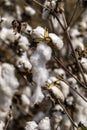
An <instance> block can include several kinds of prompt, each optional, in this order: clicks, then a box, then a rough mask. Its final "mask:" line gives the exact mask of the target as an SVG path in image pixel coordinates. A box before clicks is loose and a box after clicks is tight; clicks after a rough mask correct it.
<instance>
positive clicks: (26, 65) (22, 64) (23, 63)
mask: <svg viewBox="0 0 87 130" xmlns="http://www.w3.org/2000/svg"><path fill="white" fill-rule="evenodd" d="M16 65H17V67H18V68H20V69H21V70H22V71H23V70H24V69H28V70H31V68H32V65H31V63H30V62H29V59H28V57H27V53H26V52H24V53H23V54H22V56H21V57H18V58H17V62H16Z"/></svg>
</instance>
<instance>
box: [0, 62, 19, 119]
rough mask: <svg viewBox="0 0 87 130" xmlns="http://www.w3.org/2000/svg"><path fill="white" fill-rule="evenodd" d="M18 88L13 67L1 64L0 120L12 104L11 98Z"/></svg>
mask: <svg viewBox="0 0 87 130" xmlns="http://www.w3.org/2000/svg"><path fill="white" fill-rule="evenodd" d="M18 86H19V83H18V80H17V78H16V76H15V68H14V66H13V65H11V64H8V63H3V64H2V65H1V66H0V95H1V98H0V110H1V111H0V113H1V114H0V118H1V119H4V118H5V116H6V114H7V112H8V111H9V107H10V105H11V102H12V97H13V95H14V93H15V92H16V91H17V88H18Z"/></svg>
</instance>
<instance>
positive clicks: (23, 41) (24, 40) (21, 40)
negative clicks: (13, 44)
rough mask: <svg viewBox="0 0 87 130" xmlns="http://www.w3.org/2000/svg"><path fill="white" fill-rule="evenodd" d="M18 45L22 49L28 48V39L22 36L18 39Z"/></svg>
mask: <svg viewBox="0 0 87 130" xmlns="http://www.w3.org/2000/svg"><path fill="white" fill-rule="evenodd" d="M18 45H19V46H20V47H21V48H22V49H23V50H24V51H27V50H28V49H29V45H30V43H29V41H28V39H27V38H26V37H25V36H22V35H21V37H20V38H19V40H18Z"/></svg>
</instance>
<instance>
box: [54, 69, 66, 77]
mask: <svg viewBox="0 0 87 130" xmlns="http://www.w3.org/2000/svg"><path fill="white" fill-rule="evenodd" d="M54 73H55V74H56V76H58V75H59V76H62V77H63V78H64V79H66V74H65V71H64V70H63V69H62V68H59V69H54Z"/></svg>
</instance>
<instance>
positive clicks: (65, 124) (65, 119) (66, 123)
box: [61, 115, 72, 130]
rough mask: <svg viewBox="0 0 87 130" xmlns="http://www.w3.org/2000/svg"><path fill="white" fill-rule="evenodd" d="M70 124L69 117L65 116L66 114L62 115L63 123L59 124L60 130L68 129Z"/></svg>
mask: <svg viewBox="0 0 87 130" xmlns="http://www.w3.org/2000/svg"><path fill="white" fill-rule="evenodd" d="M71 126H72V124H71V122H70V120H69V118H68V117H67V115H64V116H63V123H62V125H61V129H62V130H70V129H71Z"/></svg>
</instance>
